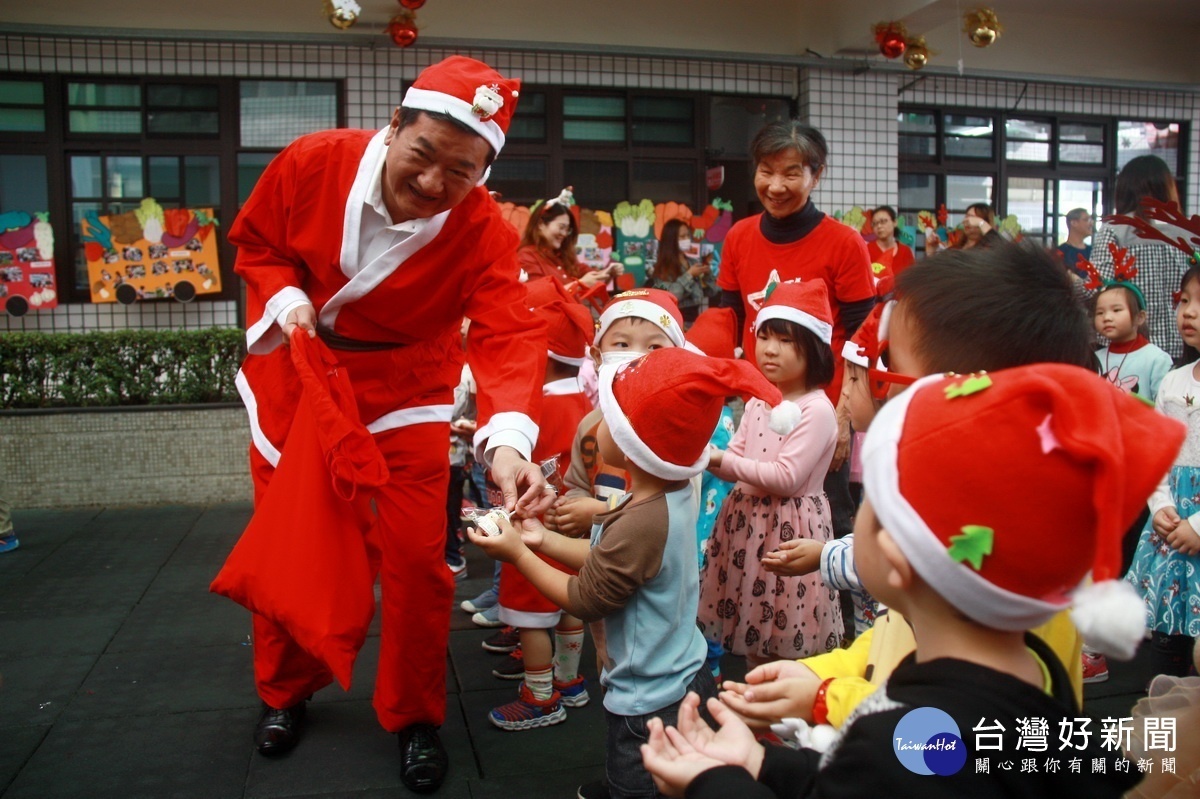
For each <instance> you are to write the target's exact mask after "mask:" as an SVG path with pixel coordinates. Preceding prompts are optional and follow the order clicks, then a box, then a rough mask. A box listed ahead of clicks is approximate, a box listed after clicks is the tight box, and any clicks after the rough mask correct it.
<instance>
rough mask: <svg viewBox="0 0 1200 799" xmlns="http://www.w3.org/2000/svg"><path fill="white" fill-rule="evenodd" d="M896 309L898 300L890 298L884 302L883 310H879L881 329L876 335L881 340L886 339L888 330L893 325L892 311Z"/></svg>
mask: <svg viewBox="0 0 1200 799" xmlns="http://www.w3.org/2000/svg"><path fill="white" fill-rule="evenodd" d="M894 310H896V301H895V300H888V301H887V302H885V303H884V304H883V310H882V311H880V312H879V330H878V331H877V332H876V333H875V337H876V338H878V339H879V340H880V341H886V340H887V338H888V331H889V330H890V329H891V326H892V311H894Z"/></svg>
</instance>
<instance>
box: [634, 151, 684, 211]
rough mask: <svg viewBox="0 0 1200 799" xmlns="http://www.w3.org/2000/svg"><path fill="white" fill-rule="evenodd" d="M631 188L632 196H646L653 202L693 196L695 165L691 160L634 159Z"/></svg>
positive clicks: (676, 200) (677, 200)
mask: <svg viewBox="0 0 1200 799" xmlns="http://www.w3.org/2000/svg"><path fill="white" fill-rule="evenodd" d="M632 189H633V190H632V192H631V195H632V198H642V197H646V198H649V199H650V200H652V201H653V202H655V203H665V202H670V201H672V200H673V201H675V202H679V201H680V200H679V198H680V197H683V198H688V197H695V196H696V165H695V163H694V162H691V161H643V160H637V161H634V162H633V186H632ZM685 202H686V199H685Z"/></svg>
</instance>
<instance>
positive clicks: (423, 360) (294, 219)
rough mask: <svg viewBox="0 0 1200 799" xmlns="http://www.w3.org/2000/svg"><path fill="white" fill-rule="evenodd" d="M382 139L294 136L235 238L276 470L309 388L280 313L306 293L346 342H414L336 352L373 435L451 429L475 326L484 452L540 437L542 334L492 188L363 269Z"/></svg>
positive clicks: (259, 441) (259, 413)
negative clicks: (434, 426)
mask: <svg viewBox="0 0 1200 799" xmlns="http://www.w3.org/2000/svg"><path fill="white" fill-rule="evenodd" d="M383 134H384V131H379V132H377V133H376V132H372V131H364V130H334V131H326V132H322V133H315V134H311V135H308V136H303V137H301V138H299V139H297V140H296V141H295V142H293V143H292V144H291V145H290V146H288V147H287V148H286V149H285V150H284V151H283V152H282V153H280V154H279V156H278V157H276V158H275V159H274V160H273V161H272V162H271V164H270V165H269V166H268V167H267V169H266V171H265V172H264V173H263V175H262V177H261V178H260V180H259V182H258V184H257V185H256V186H255V188H254V191H253V192H252V193H251V195H250V198H249V200H248V201H247V202H246V205H245V206H244V207H243V208H242V210H241V212H240V213H239V214H238V217H237V220H236V221H235V222H234V224H233V226H232V227H231V229H230V232H229V240H230V242H232V243H233V244H234V245H236V246H237V247H238V255H237V261H236V264H235V267H234V269H235V271H236V272H237V273H238V274H239V275H240V276H241V277H242V278H243V279H244V280H245V281H246V286H247V294H246V296H247V314H246V318H247V330H246V339H247V346H248V350H249V355H248V356H247V358H246V360H245V362H244V363H243V365H242V371H241V373H240V374H239V376H238V388H239V391H240V392H241V394H242V398H243V400H244V401H245V402H246V406H247V409H248V410H249V412H250V421H251V432H252V434H253V437H254V444H255V446H256V448H257V449H258V450H259V451H260V452H261V453H262V454H263V455H264V457H266V458H267V460H268V461H270V462H271V463H277V462H278V458H279V447H280V446H282V442H283V441H284V440H285V439H286V436H287V432H288V429H289V427H290V425H291V419H292V416H293V414H294V409H295V406H296V400H297V397H298V391H299V388H298V385H297V384H296V380H295V374H294V370H292V369H291V368H290V365H289V364H288V362H287V361H288V356H287V354H286V353H284V352H281V351H280V349H279V343H280V340H281V334H280V330H279V327H278V326H277V325H276V324H275V317H276V315H277V314H278V313H279V312H280V311H281V310H282V309H283V308H285V307H287V306H288V305H289V304H290V303H292V302H293V301H295V300H297V299H304V298H306V297H307V299H308V300H310V301H311V302H312V304H313V306H314V307H315V308H316V309H317V313H318V318H319V323H320V324H321V325H323V326H325V327H329V328H332V329H333V331H334V332H336V333H338V334H340V335H342V336H346V337H348V338H353V339H359V340H365V341H379V342H399V343H402V344H404V345H405V346H402V347H398V348H395V349H389V350H383V351H375V352H365V353H363V352H353V353H351V352H340V353H339V355H338V358H339V361H341V362H342V364H343V366H344V368H346V370H347V372H348V373H349V375H350V378H351V382H352V384H353V385H354V388H355V395H356V399H357V400H358V404H359V412H360V415H361V417H362V420H363V422H364V423H365V424H366V426H367V429H368V430H370V431H371V432H373V433H378V432H381V431H384V430H390V429H394V428H397V427H403V426H405V425H408V424H416V423H420V422H429V421H447V422H448V421H450V415H451V410H452V407H453V389H454V386H455V385H457V383H458V380H459V376H460V374H461V371H462V363H463V351H462V346H461V343H460V333H459V329H460V324H461V322H462V318H463V317H464V316H467V317H469V318H470V319H471V321H472V324H471V328H470V332H469V334H468V347H467V349H468V351H469V352H470V361H471V368H472V371H473V372H474V374H475V376H476V379H477V381H478V384H479V394H478V402H479V416H478V421H479V432H478V433H477V434H476V442H477V443H479V444H482V443H483V442H485V441H486V440H487V438H488V437H489V436H491V435H494V434H495V433H497V432H499V431H501V430H515V431H518V432H520V433H521V434H523V435H524V436H525V437H526V438H528V439H529V441H530V442H534V441H537V438H538V435H537V424H536V420H537V418H538V414H539V412H540V407H541V393H542V392H541V386H540V377H541V376H542V375H543V374H544V372H545V357H546V356H545V352H546V346H545V343H544V335H545V334H544V332H543V330H542V327H541V323H540V322H539V321H538V320H537V319H536V318H535V317H534V316H533V314H532V312H531V311H530V310H529V308H528V306H527V303H526V302H525V291H524V288H523V287H522V286H521V284H520V282H519V281H518V275H519V271H518V268H517V264H516V238H515V234H514V232H513V230H512V228H511V227H510V226H509V225H508V224H507V223H506V222H504V220H503V219H501V218H500V214H499V210H498V208H497V206H496V204H495V202H494V201H493V200H492V199H491V197H490V196H489V195H488V193H487V191H486V190H485V189H484V188H482V187H476V188H475V189H473V190H472V191H471V192H470V193H469V194H468V195H467V197H466V198H465V199H464V200H463V201H462V202H461V203H460V204H459V205H457V206H455V207H454V208H452V209H451V210H449V211H446V212H444V213H442V214H438V215H437V216H435V217H432V218H431V219H429V220H428V222H427V223H426V224H425V225H424V226H423V227H422V228H421V229H420V230H419V231H418V232H416V233H414V234H413V235H412V236H410V237H409V238H407V239H405V240H404V241H402V242H400V243H399V244H397V245H395V246H393V247H392V248H390V249H389V250H388V251H386V252H385V253H383V254H382V255H381V256H379V257H378V258H376V259H374V260H373V261H372V262H371V263H368V264H364V265H363V266H362V268H361V270H358V271H357V272H356V271H355V270H356V269H357V267H358V261H359V257H358V247H359V230H360V225H361V218H362V208H363V201H364V199H365V198H366V196H367V192H368V191H369V190H370V189H371V187H372V185H373V183H374V181H377V180H378V175H379V166H380V163H381V159H382V158H383V156H384V153H385V150H386V148H385V147H384V145H383Z"/></svg>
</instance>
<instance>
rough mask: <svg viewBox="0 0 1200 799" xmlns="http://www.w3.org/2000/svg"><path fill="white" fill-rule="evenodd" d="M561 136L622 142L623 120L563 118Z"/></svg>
mask: <svg viewBox="0 0 1200 799" xmlns="http://www.w3.org/2000/svg"><path fill="white" fill-rule="evenodd" d="M563 138H564V139H566V140H567V141H608V142H624V141H625V122H624V121H621V122H601V121H599V120H587V119H564V120H563ZM569 185H574V184H569Z"/></svg>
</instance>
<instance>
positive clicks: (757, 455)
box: [715, 390, 837, 497]
mask: <svg viewBox="0 0 1200 799" xmlns="http://www.w3.org/2000/svg"><path fill="white" fill-rule="evenodd" d="M796 404H797V405H799V406H800V424H799V426H798V427H796V429H795V430H793V431H792V432H790V433H788V434H787V435H786V436H781V435H779V434H778V433H776V432H774V431H773V430H771V428H770V425H769V421H770V416H771V409H770V407H769V406H768V405H767V404H766V403H765V402H763V401H762V400H757V399H755V400H751V401H750V402H748V403H747V404H746V412H745V414H744V415H743V416H742V423H741V425H739V426H738V429H737V432H736V433H735V434H734V436H733V441H731V442H730V444H729V448H728V449H727V450H726V451H725V455H724V458H723V459H722V461H721V467H720V468H719V469H717V470H715V473H716V475H717V476H718V477H720V478H721V479H722V480H729V481H734V480H736V481H737V484H738V485H737V487H738V488H739V489H740V490H741V491H743V492H744V493H747V494H751V495H753V496H768V495H770V496H777V497H800V496H808V495H813V494H820V493H821V491H822V490H823V488H822V486H823V485H824V482H825V473H826V472H827V471H829V463H830V461H832V460H833V450H834V447H835V445H836V444H837V416H836V413H835V411H834V408H833V404H832V403H831V402H830V401H829V398H828V397H826V396H825V393H824V392H823V391H820V390H817V391H810V392H809V393H807V394H805V395H804V396H802V397H800V398H799V399H798V400H796Z"/></svg>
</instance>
